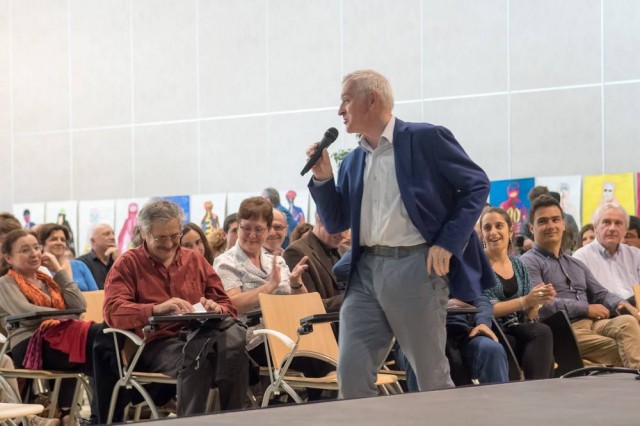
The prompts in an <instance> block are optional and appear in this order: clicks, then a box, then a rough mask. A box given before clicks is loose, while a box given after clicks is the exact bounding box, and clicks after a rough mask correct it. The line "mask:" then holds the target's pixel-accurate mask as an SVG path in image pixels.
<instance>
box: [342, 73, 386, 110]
mask: <svg viewBox="0 0 640 426" xmlns="http://www.w3.org/2000/svg"><path fill="white" fill-rule="evenodd" d="M347 82H351V83H353V87H354V88H355V90H356V92H357V93H361V94H365V95H368V94H370V93H377V94H378V96H380V100H381V102H382V106H383V107H384V108H385V110H387V111H391V110H392V109H393V91H392V90H391V83H389V80H387V78H386V77H385V76H383V75H382V74H380V73H379V72H377V71H374V70H360V71H354V72H352V73H349V74H347V75H345V76H344V78H343V79H342V84H346V83H347Z"/></svg>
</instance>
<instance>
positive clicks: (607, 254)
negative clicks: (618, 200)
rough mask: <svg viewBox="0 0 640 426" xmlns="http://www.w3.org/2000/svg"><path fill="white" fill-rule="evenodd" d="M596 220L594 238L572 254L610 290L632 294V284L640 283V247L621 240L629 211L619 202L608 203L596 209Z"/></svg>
mask: <svg viewBox="0 0 640 426" xmlns="http://www.w3.org/2000/svg"><path fill="white" fill-rule="evenodd" d="M593 224H594V226H595V230H596V239H595V241H593V242H592V243H591V244H587V245H586V246H584V247H582V248H580V249H579V250H577V251H576V252H575V253H573V257H575V258H576V259H579V260H581V261H582V262H583V263H584V264H585V265H587V268H589V270H590V271H591V273H592V274H593V276H594V277H595V278H596V280H598V282H599V283H600V284H601V285H602V286H603V287H604V288H606V289H607V290H609V291H610V292H611V293H614V294H616V295H617V296H620V297H622V298H623V299H629V298H631V297H633V285H634V284H638V283H640V249H638V248H636V247H631V246H628V245H626V244H624V243H622V239H623V238H624V235H625V233H626V232H627V228H628V225H629V216H628V215H627V212H626V211H625V210H624V209H623V208H622V207H621V206H619V205H618V204H611V203H605V204H603V205H601V206H600V207H598V208H597V209H596V211H595V213H594V215H593ZM634 304H635V302H634Z"/></svg>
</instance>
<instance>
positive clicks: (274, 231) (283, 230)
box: [264, 209, 287, 256]
mask: <svg viewBox="0 0 640 426" xmlns="http://www.w3.org/2000/svg"><path fill="white" fill-rule="evenodd" d="M285 238H287V221H286V218H285V216H284V214H283V213H282V212H281V211H280V210H278V209H273V223H272V224H271V228H269V235H267V239H266V240H265V242H264V249H265V250H267V251H268V252H269V253H270V254H273V255H274V256H282V253H284V249H285V248H286V247H287V246H285V245H283V244H284V240H285Z"/></svg>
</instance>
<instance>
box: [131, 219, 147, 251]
mask: <svg viewBox="0 0 640 426" xmlns="http://www.w3.org/2000/svg"><path fill="white" fill-rule="evenodd" d="M143 243H144V239H143V237H142V231H141V230H140V225H136V226H134V227H133V237H132V238H131V243H129V246H130V247H131V248H136V247H140V246H141V245H142V244H143Z"/></svg>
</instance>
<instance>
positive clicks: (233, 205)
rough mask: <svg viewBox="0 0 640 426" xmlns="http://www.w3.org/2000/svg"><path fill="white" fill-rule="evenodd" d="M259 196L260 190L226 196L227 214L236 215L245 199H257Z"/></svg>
mask: <svg viewBox="0 0 640 426" xmlns="http://www.w3.org/2000/svg"><path fill="white" fill-rule="evenodd" d="M259 195H260V190H257V191H254V192H232V193H229V194H227V214H228V215H229V214H231V213H237V212H238V208H239V207H240V203H241V202H242V200H244V199H245V198H249V197H257V196H259Z"/></svg>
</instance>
